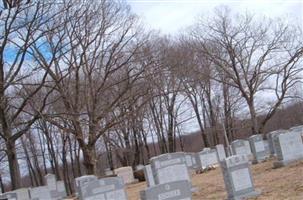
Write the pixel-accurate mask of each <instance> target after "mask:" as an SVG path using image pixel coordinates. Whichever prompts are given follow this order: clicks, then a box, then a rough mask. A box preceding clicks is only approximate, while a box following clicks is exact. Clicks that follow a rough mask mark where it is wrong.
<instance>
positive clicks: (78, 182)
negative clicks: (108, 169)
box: [75, 175, 98, 193]
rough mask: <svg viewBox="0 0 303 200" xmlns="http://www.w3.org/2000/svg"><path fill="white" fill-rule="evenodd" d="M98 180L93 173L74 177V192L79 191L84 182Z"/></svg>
mask: <svg viewBox="0 0 303 200" xmlns="http://www.w3.org/2000/svg"><path fill="white" fill-rule="evenodd" d="M95 180H98V178H97V177H96V176H94V175H86V176H80V177H77V178H75V190H76V193H78V192H79V190H80V187H82V186H84V185H85V184H87V183H89V182H91V181H95Z"/></svg>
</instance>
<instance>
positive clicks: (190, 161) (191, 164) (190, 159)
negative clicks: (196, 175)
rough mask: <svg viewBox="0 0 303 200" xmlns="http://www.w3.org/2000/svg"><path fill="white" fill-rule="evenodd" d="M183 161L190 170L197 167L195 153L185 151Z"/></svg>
mask: <svg viewBox="0 0 303 200" xmlns="http://www.w3.org/2000/svg"><path fill="white" fill-rule="evenodd" d="M185 161H186V164H187V167H188V168H189V169H190V170H196V169H198V168H199V165H198V162H197V156H196V153H185Z"/></svg>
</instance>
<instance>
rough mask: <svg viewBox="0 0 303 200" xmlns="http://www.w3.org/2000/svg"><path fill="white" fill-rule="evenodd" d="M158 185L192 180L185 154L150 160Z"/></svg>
mask: <svg viewBox="0 0 303 200" xmlns="http://www.w3.org/2000/svg"><path fill="white" fill-rule="evenodd" d="M150 162H151V168H152V172H153V175H154V178H155V183H156V184H162V183H168V182H173V181H178V180H187V181H189V182H190V181H191V180H190V176H189V172H188V167H187V164H186V159H185V154H184V153H183V152H177V153H169V154H162V155H160V156H157V157H153V158H151V159H150Z"/></svg>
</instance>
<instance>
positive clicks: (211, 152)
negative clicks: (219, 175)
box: [197, 149, 219, 170]
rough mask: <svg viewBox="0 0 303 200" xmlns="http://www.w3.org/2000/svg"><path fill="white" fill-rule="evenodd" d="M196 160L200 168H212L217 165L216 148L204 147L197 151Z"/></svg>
mask: <svg viewBox="0 0 303 200" xmlns="http://www.w3.org/2000/svg"><path fill="white" fill-rule="evenodd" d="M197 160H198V163H199V165H200V169H201V170H205V169H209V168H213V167H215V166H216V165H218V163H219V162H218V155H217V151H216V149H206V150H205V149H204V150H203V151H200V152H199V153H197Z"/></svg>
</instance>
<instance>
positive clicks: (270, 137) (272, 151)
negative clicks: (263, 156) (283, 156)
mask: <svg viewBox="0 0 303 200" xmlns="http://www.w3.org/2000/svg"><path fill="white" fill-rule="evenodd" d="M285 132H286V130H276V131H272V132H269V133H267V134H266V137H267V141H268V146H269V150H270V155H272V156H276V151H275V146H274V138H275V136H277V135H279V134H282V133H285Z"/></svg>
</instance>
